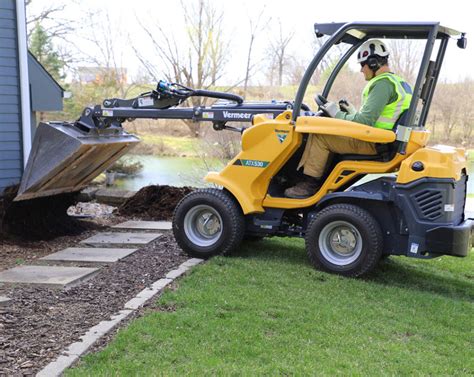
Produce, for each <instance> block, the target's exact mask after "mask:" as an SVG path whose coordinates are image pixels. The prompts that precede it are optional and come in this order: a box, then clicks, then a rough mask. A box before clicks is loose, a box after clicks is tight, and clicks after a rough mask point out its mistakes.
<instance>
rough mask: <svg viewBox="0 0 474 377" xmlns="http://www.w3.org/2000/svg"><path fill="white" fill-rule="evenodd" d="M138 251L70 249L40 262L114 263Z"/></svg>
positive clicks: (46, 257)
mask: <svg viewBox="0 0 474 377" xmlns="http://www.w3.org/2000/svg"><path fill="white" fill-rule="evenodd" d="M137 250H138V249H114V248H101V247H93V248H90V247H68V248H67V249H64V250H61V251H58V252H57V253H54V254H51V255H47V256H45V257H43V258H41V259H40V260H47V261H60V262H92V263H114V262H117V261H119V260H120V259H122V258H125V257H126V256H128V255H130V254H133V253H134V252H135V251H137Z"/></svg>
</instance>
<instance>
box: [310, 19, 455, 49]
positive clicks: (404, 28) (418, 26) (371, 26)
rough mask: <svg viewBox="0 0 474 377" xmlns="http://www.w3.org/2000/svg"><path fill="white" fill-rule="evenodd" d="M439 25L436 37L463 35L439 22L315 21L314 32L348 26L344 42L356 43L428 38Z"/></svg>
mask: <svg viewBox="0 0 474 377" xmlns="http://www.w3.org/2000/svg"><path fill="white" fill-rule="evenodd" d="M436 26H438V33H437V35H436V38H448V37H457V36H461V35H462V34H463V33H462V32H460V31H457V30H454V29H451V28H448V27H445V26H441V25H439V22H350V23H346V22H332V23H323V24H319V23H315V24H314V32H315V33H316V36H317V37H323V36H325V35H333V34H335V33H336V32H337V31H338V30H339V29H340V28H342V27H346V28H347V32H346V33H345V34H344V36H343V37H342V39H341V40H342V42H346V43H350V44H355V43H358V42H360V40H361V39H370V38H395V39H399V38H401V39H427V38H428V36H429V33H430V31H431V30H433V28H435V27H436Z"/></svg>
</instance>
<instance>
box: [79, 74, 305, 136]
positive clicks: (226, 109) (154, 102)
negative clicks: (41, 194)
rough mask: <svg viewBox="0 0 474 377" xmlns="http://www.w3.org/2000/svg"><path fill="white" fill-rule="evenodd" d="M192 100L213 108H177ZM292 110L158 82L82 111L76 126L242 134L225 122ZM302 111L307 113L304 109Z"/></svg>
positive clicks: (287, 105) (283, 105) (285, 105)
mask: <svg viewBox="0 0 474 377" xmlns="http://www.w3.org/2000/svg"><path fill="white" fill-rule="evenodd" d="M192 96H198V97H210V98H217V99H220V100H221V101H217V102H216V103H215V104H213V105H212V106H195V107H176V106H177V105H179V104H181V103H182V102H183V101H185V100H186V99H188V98H189V97H192ZM289 109H290V110H291V109H293V105H292V103H291V102H288V101H280V102H277V101H271V102H244V100H243V98H242V97H240V96H238V95H235V94H231V93H225V92H214V91H208V90H193V89H189V88H186V87H183V86H181V85H179V84H169V83H165V82H164V81H160V82H159V83H158V85H157V88H156V89H155V90H153V91H151V92H147V93H143V94H141V95H139V96H138V97H135V98H131V99H119V98H112V99H106V100H104V101H103V103H102V105H97V106H94V107H93V108H91V107H88V108H85V109H84V111H83V113H82V115H81V117H80V118H79V119H78V120H77V121H76V122H75V125H76V126H77V127H78V128H80V129H82V130H83V131H87V132H89V131H92V130H105V129H107V128H110V127H112V128H117V127H121V126H122V123H123V122H124V121H127V120H134V119H184V120H191V121H195V122H212V123H213V127H214V129H215V130H222V129H230V130H237V131H242V130H243V129H245V128H235V127H229V126H226V123H227V122H251V121H252V118H253V116H254V115H257V114H266V115H267V116H268V117H269V118H275V117H276V116H277V115H278V114H280V113H282V112H283V111H286V110H289ZM302 109H303V110H304V111H309V108H308V107H307V106H306V105H303V106H302Z"/></svg>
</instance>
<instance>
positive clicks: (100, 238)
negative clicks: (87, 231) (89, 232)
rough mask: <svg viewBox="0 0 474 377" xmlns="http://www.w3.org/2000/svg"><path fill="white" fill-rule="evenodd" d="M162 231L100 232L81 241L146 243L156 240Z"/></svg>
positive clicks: (100, 243) (88, 243)
mask: <svg viewBox="0 0 474 377" xmlns="http://www.w3.org/2000/svg"><path fill="white" fill-rule="evenodd" d="M160 236H161V234H160V233H118V232H116V233H113V232H106V233H99V234H96V235H95V236H92V237H89V238H87V239H85V240H84V241H81V242H80V243H81V244H85V245H101V246H105V245H114V246H115V245H124V246H125V245H126V246H129V245H146V244H148V243H150V242H151V241H154V240H156V239H157V238H158V237H160Z"/></svg>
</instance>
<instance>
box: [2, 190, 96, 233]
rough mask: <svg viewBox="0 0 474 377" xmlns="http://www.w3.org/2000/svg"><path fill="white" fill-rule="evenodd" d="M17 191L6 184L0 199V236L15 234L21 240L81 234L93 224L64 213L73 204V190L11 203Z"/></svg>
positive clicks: (75, 197)
mask: <svg viewBox="0 0 474 377" xmlns="http://www.w3.org/2000/svg"><path fill="white" fill-rule="evenodd" d="M17 191H18V186H11V187H8V188H7V189H6V190H5V192H4V195H3V197H2V198H1V199H0V200H1V201H0V239H1V238H7V237H9V236H16V237H19V238H21V239H25V240H34V241H36V240H51V239H53V238H56V237H60V236H65V235H77V234H81V233H82V232H84V231H86V230H88V229H92V228H93V227H94V224H91V223H87V222H83V221H80V220H78V219H75V218H73V217H70V216H68V214H67V209H68V208H69V207H70V206H71V205H74V204H75V203H77V195H78V194H77V193H67V194H58V195H54V196H49V197H44V198H37V199H32V200H23V201H19V202H14V201H13V199H14V198H15V197H16V194H17ZM91 227H92V228H91Z"/></svg>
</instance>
